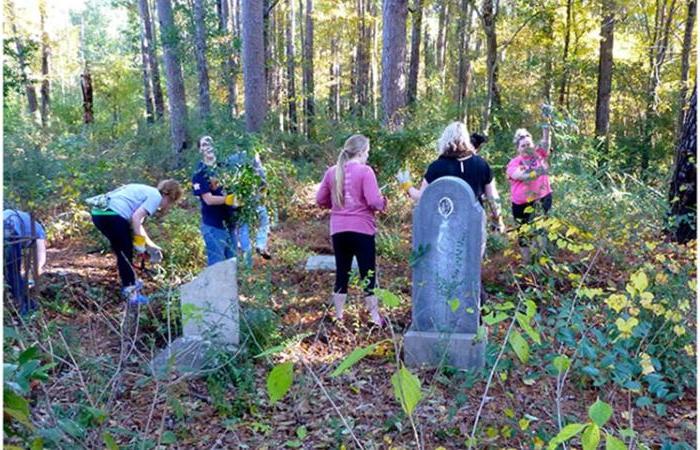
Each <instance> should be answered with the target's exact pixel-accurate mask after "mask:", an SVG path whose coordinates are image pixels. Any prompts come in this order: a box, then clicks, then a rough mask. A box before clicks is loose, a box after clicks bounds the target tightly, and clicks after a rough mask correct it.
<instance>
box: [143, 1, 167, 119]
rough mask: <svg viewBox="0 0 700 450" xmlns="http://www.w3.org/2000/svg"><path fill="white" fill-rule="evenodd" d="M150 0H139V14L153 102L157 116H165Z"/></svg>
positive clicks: (158, 117) (159, 117)
mask: <svg viewBox="0 0 700 450" xmlns="http://www.w3.org/2000/svg"><path fill="white" fill-rule="evenodd" d="M150 9H151V8H150V6H149V4H148V0H139V15H140V16H141V27H142V28H141V32H142V35H143V39H144V43H143V45H144V46H145V48H146V53H147V54H148V66H149V73H150V76H151V89H152V90H153V104H154V106H155V112H156V118H157V119H158V120H160V119H162V118H163V115H164V114H165V104H164V101H163V89H162V88H161V86H160V68H159V67H158V58H157V57H156V41H155V39H154V38H153V28H154V24H153V19H151V11H150Z"/></svg>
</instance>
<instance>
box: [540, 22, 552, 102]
mask: <svg viewBox="0 0 700 450" xmlns="http://www.w3.org/2000/svg"><path fill="white" fill-rule="evenodd" d="M554 17H555V15H554V14H553V13H552V14H549V15H548V16H547V20H546V22H545V30H544V32H545V35H546V36H547V40H546V43H545V48H544V53H545V62H544V73H543V74H542V96H543V97H544V99H545V102H547V104H550V105H551V104H552V59H553V56H554V55H553V52H552V48H553V47H554Z"/></svg>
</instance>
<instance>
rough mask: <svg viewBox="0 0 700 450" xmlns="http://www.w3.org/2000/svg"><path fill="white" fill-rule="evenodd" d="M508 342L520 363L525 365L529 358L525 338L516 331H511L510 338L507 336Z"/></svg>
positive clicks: (528, 349) (528, 347) (528, 348)
mask: <svg viewBox="0 0 700 450" xmlns="http://www.w3.org/2000/svg"><path fill="white" fill-rule="evenodd" d="M508 342H509V343H510V346H511V347H513V350H514V351H515V354H516V355H518V359H519V360H520V362H521V363H523V364H526V363H527V359H528V358H529V356H530V346H529V345H528V343H527V341H526V340H525V338H523V336H522V335H521V334H520V333H518V332H517V331H516V330H512V331H511V333H510V336H508Z"/></svg>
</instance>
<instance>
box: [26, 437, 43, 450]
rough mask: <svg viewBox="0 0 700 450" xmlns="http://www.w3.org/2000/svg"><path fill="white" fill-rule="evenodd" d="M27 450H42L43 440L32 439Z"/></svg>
mask: <svg viewBox="0 0 700 450" xmlns="http://www.w3.org/2000/svg"><path fill="white" fill-rule="evenodd" d="M29 450H44V439H43V438H41V437H37V438H34V440H33V441H32V444H31V445H30V446H29Z"/></svg>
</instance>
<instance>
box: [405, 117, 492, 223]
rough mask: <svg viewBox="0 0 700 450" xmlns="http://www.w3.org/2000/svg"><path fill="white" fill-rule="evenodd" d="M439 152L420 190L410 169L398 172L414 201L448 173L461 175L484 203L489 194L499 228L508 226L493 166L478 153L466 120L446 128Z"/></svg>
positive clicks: (459, 176)
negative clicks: (504, 221) (502, 213)
mask: <svg viewBox="0 0 700 450" xmlns="http://www.w3.org/2000/svg"><path fill="white" fill-rule="evenodd" d="M438 155H439V156H438V159H436V160H435V161H433V162H432V163H431V164H430V165H429V166H428V170H427V171H426V172H425V175H424V177H423V183H422V184H421V187H420V189H416V188H415V187H413V186H412V184H411V181H410V179H411V176H410V174H409V173H408V170H404V171H401V172H399V173H398V174H397V175H396V178H397V179H398V180H399V183H401V188H402V189H403V190H404V191H406V193H407V194H408V195H409V196H410V197H411V198H412V199H413V200H414V201H418V200H419V199H420V197H421V195H423V191H425V188H426V187H427V186H428V184H430V183H432V182H433V181H435V180H437V179H438V178H441V177H446V176H452V177H457V178H461V179H462V180H464V181H466V182H467V184H469V186H470V187H471V188H472V190H473V191H474V195H475V196H476V198H477V199H479V203H481V204H482V206H483V198H484V197H486V199H487V201H488V202H489V204H490V205H491V214H492V218H493V220H494V221H495V223H496V224H497V228H498V231H499V232H501V233H502V232H503V231H504V230H505V225H504V224H503V218H502V217H501V204H500V198H499V196H498V190H497V189H496V181H495V180H494V178H493V174H492V172H491V167H489V165H488V163H487V162H486V161H485V160H484V158H482V157H481V156H479V155H477V154H476V151H475V150H474V146H473V145H472V144H471V142H470V139H469V132H468V131H467V127H465V126H464V124H463V123H462V122H453V123H451V124H450V125H448V126H447V128H445V131H444V132H443V133H442V137H440V140H439V141H438Z"/></svg>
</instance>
